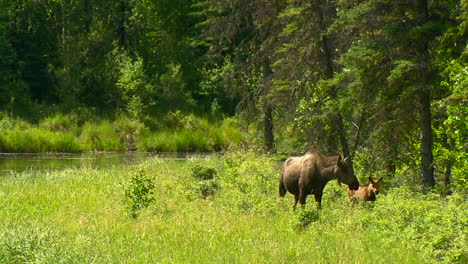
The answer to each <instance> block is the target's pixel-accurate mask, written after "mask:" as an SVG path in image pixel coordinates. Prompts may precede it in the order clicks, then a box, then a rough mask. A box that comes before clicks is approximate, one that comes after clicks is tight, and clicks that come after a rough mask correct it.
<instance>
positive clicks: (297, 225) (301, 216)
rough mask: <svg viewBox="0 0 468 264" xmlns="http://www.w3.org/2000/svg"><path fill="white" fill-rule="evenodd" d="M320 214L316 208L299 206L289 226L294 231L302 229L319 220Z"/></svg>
mask: <svg viewBox="0 0 468 264" xmlns="http://www.w3.org/2000/svg"><path fill="white" fill-rule="evenodd" d="M319 217H320V214H319V211H317V210H316V209H315V210H314V209H308V208H307V209H305V208H299V209H298V210H297V213H296V215H295V216H294V217H293V218H292V221H291V226H292V228H293V229H294V230H296V231H303V230H304V229H305V228H307V227H308V226H309V225H311V224H312V223H314V222H316V221H318V220H319Z"/></svg>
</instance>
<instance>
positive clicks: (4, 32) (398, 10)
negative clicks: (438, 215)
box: [0, 0, 468, 192]
mask: <svg viewBox="0 0 468 264" xmlns="http://www.w3.org/2000/svg"><path fill="white" fill-rule="evenodd" d="M467 19H468V1H466V0H437V1H435V0H411V1H410V0H337V1H327V0H313V1H304V0H237V1H233V0H117V1H109V0H99V1H98V0H81V1H76V0H14V1H12V0H0V131H2V135H1V137H0V151H1V152H15V151H19V152H22V151H24V152H31V151H43V152H49V151H88V150H124V149H125V148H126V147H125V146H122V144H121V142H122V141H124V142H125V143H126V144H127V148H128V147H130V148H132V149H138V150H145V151H203V152H204V151H213V150H214V151H219V150H225V149H228V148H256V149H261V150H262V151H264V152H265V153H280V154H282V155H286V154H287V155H289V154H300V153H301V152H303V151H304V150H305V149H307V148H316V149H319V150H320V151H322V152H323V153H325V154H338V153H341V154H342V155H344V156H351V157H352V158H353V161H354V164H356V167H358V168H356V171H358V172H359V173H361V177H364V176H366V175H375V174H378V175H386V177H388V178H389V179H393V180H394V181H395V182H397V181H398V182H416V183H418V185H420V186H421V187H422V188H423V189H431V188H433V187H435V186H436V187H438V188H441V190H442V191H443V192H448V191H449V187H450V188H452V189H461V190H466V189H467V187H468V171H467V169H468V162H467V160H468V157H467V146H468V145H467V133H468V132H467V131H468V127H467V126H468V118H467V109H468V106H467V104H468V92H467V89H466V87H468V68H467V60H468V46H467V32H468V20H467ZM119 120H120V121H119ZM122 120H123V121H122ZM116 122H117V123H116ZM116 124H118V125H116ZM97 126H101V127H103V128H102V129H94V130H93V128H94V127H97ZM116 127H117V128H116ZM46 130H47V131H48V132H44V131H46ZM169 130H170V131H172V133H174V134H172V135H174V137H168V136H167V135H166V136H165V134H164V133H168V131H169ZM28 131H29V132H28ZM50 131H52V132H53V133H55V134H50V133H52V132H50ZM70 131H71V132H70ZM108 131H111V132H109V133H111V134H112V133H114V134H116V135H117V136H115V138H117V139H115V140H114V141H115V142H114V141H109V142H110V143H109V142H108V143H106V144H107V145H106V144H104V143H103V142H96V141H95V139H96V138H99V137H100V136H101V134H103V133H104V134H105V133H107V132H108ZM116 131H117V132H116ZM119 131H120V132H119ZM121 131H124V132H121ZM206 131H208V134H209V136H210V139H209V142H205V143H204V142H202V141H203V137H204V136H206V135H205V134H206ZM28 133H29V134H28ZM39 133H46V134H45V136H44V139H36V141H33V142H43V141H44V140H46V139H45V138H53V136H54V135H58V134H57V133H62V134H59V135H61V137H63V138H66V139H65V140H64V142H65V143H66V146H67V147H66V148H60V147H47V146H46V147H40V148H38V149H34V150H31V149H28V148H27V147H30V146H31V145H37V144H39V143H33V144H31V142H26V143H21V141H24V140H26V139H27V138H30V139H31V140H32V138H35V137H37V136H36V135H37V134H39ZM47 133H49V134H47ZM66 133H70V135H74V136H71V137H68V135H69V134H66ZM86 133H87V134H86ZM119 133H120V134H119ZM145 133H146V135H150V136H146V138H145V140H143V139H141V140H139V137H138V136H139V135H140V134H141V135H143V134H145ZM177 133H178V134H177ZM194 133H195V134H197V135H198V136H199V137H200V138H202V140H200V141H196V139H193V140H192V141H189V142H188V143H187V142H184V136H185V137H188V136H189V135H192V134H194ZM25 135H29V136H25ZM75 136H80V137H81V141H76V140H75V139H73V137H75ZM176 137H177V138H180V140H179V141H177V142H176V143H174V144H175V145H174V144H173V145H170V144H169V145H167V144H166V145H164V144H165V143H164V142H165V141H166V142H167V141H170V140H174V138H176ZM118 138H120V141H119V139H118ZM122 138H123V139H122ZM142 138H143V137H142ZM134 141H136V143H135V142H134ZM156 141H158V142H161V143H160V144H159V143H158V144H156V143H154V142H156ZM83 142H87V143H86V144H88V145H86V146H84V145H83V144H84V143H83ZM119 142H120V143H119ZM65 143H64V144H65ZM185 143H186V144H185ZM22 144H23V145H24V146H25V148H23V149H21V148H19V147H18V146H22ZM119 144H120V145H119ZM184 144H185V145H184ZM186 145H188V147H186Z"/></svg>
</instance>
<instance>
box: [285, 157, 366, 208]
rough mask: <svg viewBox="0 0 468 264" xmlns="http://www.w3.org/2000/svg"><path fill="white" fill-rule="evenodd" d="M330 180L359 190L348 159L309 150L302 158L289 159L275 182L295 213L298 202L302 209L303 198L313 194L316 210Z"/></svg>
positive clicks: (304, 200) (304, 199)
mask: <svg viewBox="0 0 468 264" xmlns="http://www.w3.org/2000/svg"><path fill="white" fill-rule="evenodd" d="M333 179H338V182H339V183H341V182H343V183H345V184H347V185H348V187H349V188H350V189H351V190H357V189H358V188H359V181H358V180H357V178H356V176H354V173H353V170H352V168H351V165H350V160H349V159H348V158H345V159H342V157H341V156H333V157H326V156H324V155H322V154H320V153H319V152H318V151H316V150H313V149H310V150H308V151H306V153H305V154H304V155H303V156H299V157H291V158H289V159H287V160H286V161H285V162H284V164H283V168H282V169H281V176H280V180H279V195H280V197H284V196H285V195H286V192H287V191H288V192H290V193H292V194H293V195H294V204H293V209H294V210H295V209H296V205H297V202H298V201H299V203H300V204H301V205H305V203H306V199H307V196H308V195H309V194H314V196H315V201H316V202H317V203H318V207H319V208H320V207H321V203H322V194H323V189H324V188H325V185H326V184H327V182H329V181H330V180H333Z"/></svg>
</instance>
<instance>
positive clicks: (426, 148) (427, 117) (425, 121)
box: [415, 0, 435, 190]
mask: <svg viewBox="0 0 468 264" xmlns="http://www.w3.org/2000/svg"><path fill="white" fill-rule="evenodd" d="M415 4H416V8H417V11H418V24H419V25H421V26H422V25H424V24H426V23H427V22H428V19H429V12H428V6H427V0H416V3H415ZM419 46H420V57H421V65H420V67H419V68H420V70H419V71H420V72H421V78H420V79H421V82H422V84H421V88H420V89H419V97H418V100H419V106H420V109H419V111H420V113H419V114H420V118H419V128H420V133H421V149H420V151H421V174H422V184H423V188H424V189H425V190H427V189H430V188H432V187H434V184H435V179H434V166H433V155H432V126H431V88H430V86H428V85H427V83H428V77H429V74H430V73H429V63H430V59H429V58H430V56H429V50H428V49H429V48H428V43H427V40H424V39H423V40H422V43H420V45H419Z"/></svg>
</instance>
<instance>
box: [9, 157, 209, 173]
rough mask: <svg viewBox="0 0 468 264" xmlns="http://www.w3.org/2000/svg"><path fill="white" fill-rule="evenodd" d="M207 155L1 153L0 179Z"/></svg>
mask: <svg viewBox="0 0 468 264" xmlns="http://www.w3.org/2000/svg"><path fill="white" fill-rule="evenodd" d="M200 155H204V154H190V153H162V154H154V153H148V152H97V153H26V154H25V153H0V176H5V175H8V174H11V173H14V172H22V171H25V170H57V169H65V168H81V167H87V168H108V167H112V166H117V165H129V164H138V163H140V162H142V161H144V160H145V159H148V158H160V159H171V160H172V159H176V160H184V159H187V158H189V157H196V156H200Z"/></svg>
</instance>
